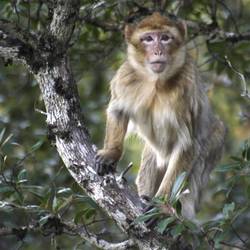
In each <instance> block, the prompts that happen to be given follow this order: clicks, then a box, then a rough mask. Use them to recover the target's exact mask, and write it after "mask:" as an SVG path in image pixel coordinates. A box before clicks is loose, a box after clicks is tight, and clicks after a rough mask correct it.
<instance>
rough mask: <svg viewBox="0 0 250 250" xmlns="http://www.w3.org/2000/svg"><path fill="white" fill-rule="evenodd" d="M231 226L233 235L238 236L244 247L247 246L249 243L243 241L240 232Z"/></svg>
mask: <svg viewBox="0 0 250 250" xmlns="http://www.w3.org/2000/svg"><path fill="white" fill-rule="evenodd" d="M230 226H231V229H232V231H233V233H234V234H235V235H236V236H237V238H238V239H239V240H240V241H241V242H242V243H243V244H244V245H246V244H247V242H246V241H245V240H243V239H242V237H241V236H240V235H239V234H238V232H237V231H236V230H235V229H234V227H233V225H232V224H231V225H230Z"/></svg>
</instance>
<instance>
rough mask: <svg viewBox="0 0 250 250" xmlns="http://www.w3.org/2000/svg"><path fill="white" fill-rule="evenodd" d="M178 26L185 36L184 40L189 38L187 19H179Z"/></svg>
mask: <svg viewBox="0 0 250 250" xmlns="http://www.w3.org/2000/svg"><path fill="white" fill-rule="evenodd" d="M177 27H178V29H179V30H180V32H181V35H182V36H183V38H184V40H187V24H186V22H185V21H179V22H178V23H177Z"/></svg>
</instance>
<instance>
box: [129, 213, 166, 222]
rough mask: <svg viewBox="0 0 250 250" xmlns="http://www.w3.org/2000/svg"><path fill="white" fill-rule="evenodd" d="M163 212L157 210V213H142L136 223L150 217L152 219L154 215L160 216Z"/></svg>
mask: <svg viewBox="0 0 250 250" xmlns="http://www.w3.org/2000/svg"><path fill="white" fill-rule="evenodd" d="M160 214H161V213H160V212H155V213H150V214H142V215H140V216H138V217H137V218H136V219H135V220H134V222H135V223H139V222H145V221H147V220H149V219H152V218H153V217H157V216H159V215H160Z"/></svg>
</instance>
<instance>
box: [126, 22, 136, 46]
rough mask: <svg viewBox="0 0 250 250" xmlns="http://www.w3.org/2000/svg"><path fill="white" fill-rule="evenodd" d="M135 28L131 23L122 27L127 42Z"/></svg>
mask: <svg viewBox="0 0 250 250" xmlns="http://www.w3.org/2000/svg"><path fill="white" fill-rule="evenodd" d="M134 30H135V27H134V26H133V25H132V24H126V25H125V28H124V36H125V39H126V41H127V42H129V41H130V39H131V36H132V34H133V32H134Z"/></svg>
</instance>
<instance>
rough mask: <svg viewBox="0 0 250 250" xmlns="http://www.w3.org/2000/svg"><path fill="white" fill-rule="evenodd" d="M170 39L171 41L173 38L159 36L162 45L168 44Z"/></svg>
mask: <svg viewBox="0 0 250 250" xmlns="http://www.w3.org/2000/svg"><path fill="white" fill-rule="evenodd" d="M171 39H173V38H172V37H170V36H169V35H162V36H161V41H162V42H163V43H168V42H170V40H171Z"/></svg>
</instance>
